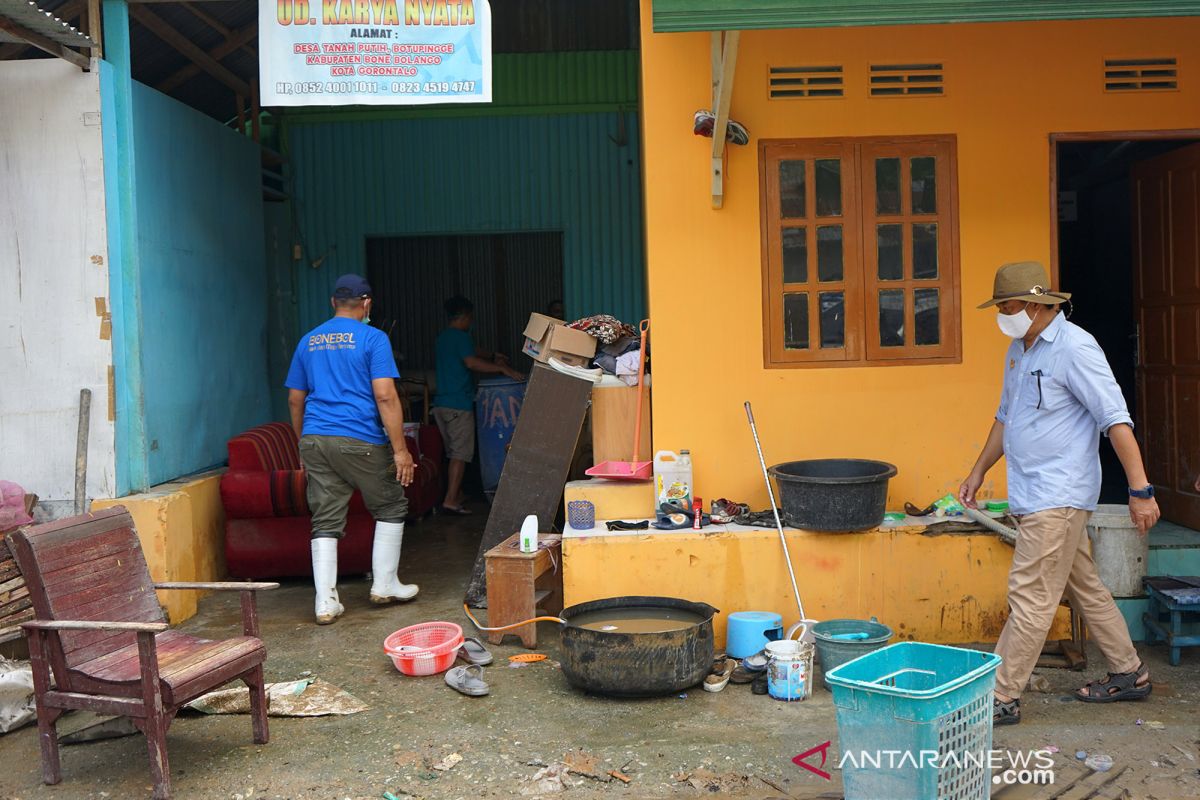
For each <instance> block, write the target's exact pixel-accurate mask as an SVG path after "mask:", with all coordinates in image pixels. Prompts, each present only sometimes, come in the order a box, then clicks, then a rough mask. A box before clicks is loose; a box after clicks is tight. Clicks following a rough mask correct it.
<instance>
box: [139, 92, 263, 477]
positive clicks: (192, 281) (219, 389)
mask: <svg viewBox="0 0 1200 800" xmlns="http://www.w3.org/2000/svg"><path fill="white" fill-rule="evenodd" d="M133 120H134V141H135V142H136V148H135V150H134V154H135V165H134V167H135V169H134V178H135V195H134V197H135V202H136V214H137V216H136V219H137V251H138V257H139V259H140V265H141V280H140V288H141V321H142V325H141V328H142V369H143V387H144V388H143V392H144V402H145V406H144V408H145V427H146V447H147V460H148V463H149V473H150V483H151V484H157V483H162V482H163V481H168V480H172V479H174V478H177V477H179V476H181V475H186V474H188V473H191V472H196V471H197V470H201V469H204V468H206V467H210V466H213V465H215V464H219V463H221V462H223V461H224V460H225V458H226V451H225V442H226V440H227V439H228V438H229V437H230V436H232V435H234V434H236V433H239V432H240V431H242V430H245V429H246V428H249V427H251V426H253V425H256V424H259V423H261V422H265V421H267V420H268V419H269V418H270V398H269V388H268V387H269V383H268V376H267V316H268V295H267V271H266V264H265V257H266V249H265V244H264V241H263V204H262V189H261V167H260V164H259V154H258V147H257V145H255V144H254V142H252V141H250V140H249V139H247V138H246V137H244V136H239V135H238V134H237V133H235V132H233V131H232V130H230V129H229V128H226V127H224V126H223V125H221V124H220V123H218V122H216V121H214V120H212V119H211V118H209V117H207V116H205V115H204V114H201V113H200V112H198V111H195V110H194V109H191V108H189V107H187V106H185V105H183V104H181V103H179V102H177V101H175V100H172V99H171V98H169V97H167V96H166V95H163V94H160V93H159V92H156V91H154V90H153V89H151V88H149V87H147V86H143V85H142V84H139V83H134V84H133Z"/></svg>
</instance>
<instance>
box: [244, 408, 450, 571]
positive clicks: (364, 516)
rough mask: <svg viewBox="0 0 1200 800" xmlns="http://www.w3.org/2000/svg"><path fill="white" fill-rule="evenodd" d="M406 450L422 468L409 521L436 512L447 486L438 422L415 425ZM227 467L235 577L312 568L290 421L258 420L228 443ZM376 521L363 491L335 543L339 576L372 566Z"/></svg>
mask: <svg viewBox="0 0 1200 800" xmlns="http://www.w3.org/2000/svg"><path fill="white" fill-rule="evenodd" d="M409 432H410V433H413V432H415V435H408V436H406V437H405V443H406V444H407V445H408V451H409V452H410V453H412V456H413V459H414V460H416V462H417V464H418V465H419V468H418V469H417V470H416V471H415V474H414V478H413V483H412V485H411V486H409V487H408V488H407V489H406V490H405V494H407V496H408V514H409V519H410V520H412V519H418V518H420V517H423V516H425V515H426V514H427V513H429V512H430V511H432V510H433V507H434V506H435V505H437V503H438V501H439V500H441V492H442V437H441V434H439V433H438V430H437V427H436V426H434V425H421V426H419V427H417V426H415V425H414V426H410V427H409ZM227 447H228V449H229V470H228V471H227V472H226V473H225V474H224V475H223V476H222V477H221V502H222V503H223V504H224V506H225V561H226V563H227V564H228V567H229V574H230V575H233V576H235V577H238V578H256V579H257V578H279V577H286V576H300V575H311V574H312V561H311V551H310V549H309V544H308V542H309V538H310V534H311V528H310V524H309V520H310V519H311V518H312V514H311V513H310V512H309V510H308V502H307V500H306V499H305V492H306V489H307V485H308V482H307V480H306V478H305V474H304V471H303V470H301V469H300V451H299V448H298V447H297V444H296V434H295V432H294V431H293V430H292V426H291V425H288V424H286V423H283V422H271V423H268V424H266V425H260V426H258V427H257V428H251V429H250V430H248V431H246V432H245V433H242V434H240V435H238V436H235V437H233V438H232V439H230V440H229V442H228V443H227ZM374 529H375V521H374V520H373V519H372V518H371V515H370V514H369V513H368V512H367V508H366V506H365V505H363V501H362V497H361V495H359V493H358V492H355V493H354V496H353V497H352V498H351V499H350V511H349V514H348V516H347V518H346V536H345V538H343V539H342V541H341V543H340V544H339V546H338V572H339V573H340V574H343V575H346V574H354V573H365V572H370V571H371V540H372V536H373V532H374Z"/></svg>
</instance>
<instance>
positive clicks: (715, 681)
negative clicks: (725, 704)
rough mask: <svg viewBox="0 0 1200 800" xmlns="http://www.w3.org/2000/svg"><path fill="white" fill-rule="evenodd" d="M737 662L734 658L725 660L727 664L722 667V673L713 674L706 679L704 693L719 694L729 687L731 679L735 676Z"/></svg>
mask: <svg viewBox="0 0 1200 800" xmlns="http://www.w3.org/2000/svg"><path fill="white" fill-rule="evenodd" d="M736 665H737V662H736V661H734V660H733V659H732V658H727V659H725V663H724V664H723V665H721V670H720V672H715V671H714V672H713V673H712V674H710V675H707V676H705V678H704V691H706V692H719V691H721V690H722V689H724V688H725V687H726V686H728V685H729V678H730V676H731V675H733V670H734V667H735V666H736Z"/></svg>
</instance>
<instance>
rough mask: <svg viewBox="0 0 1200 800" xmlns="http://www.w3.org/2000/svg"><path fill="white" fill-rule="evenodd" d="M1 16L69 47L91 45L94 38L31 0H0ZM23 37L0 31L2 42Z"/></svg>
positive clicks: (14, 40)
mask: <svg viewBox="0 0 1200 800" xmlns="http://www.w3.org/2000/svg"><path fill="white" fill-rule="evenodd" d="M0 18H4V19H7V20H10V21H12V22H13V23H14V24H16V25H19V26H21V27H22V28H24V29H26V30H28V31H32V32H33V33H36V34H39V35H41V36H45V37H46V38H47V39H49V40H50V41H52V42H56V43H57V44H63V45H66V46H67V47H89V48H90V47H91V46H92V40H91V39H89V38H88V37H87V35H86V34H84V33H83V31H80V30H78V29H76V28H75V27H74V26H72V25H69V24H68V23H66V22H64V21H63V20H61V19H59V18H58V17H56V16H54V14H52V13H51V12H49V11H43V10H42V9H40V8H38V6H37V4H36V3H32V2H29V0H0ZM19 41H22V40H21V39H19V38H17V37H15V36H12V35H10V34H7V33H5V32H4V31H0V42H19Z"/></svg>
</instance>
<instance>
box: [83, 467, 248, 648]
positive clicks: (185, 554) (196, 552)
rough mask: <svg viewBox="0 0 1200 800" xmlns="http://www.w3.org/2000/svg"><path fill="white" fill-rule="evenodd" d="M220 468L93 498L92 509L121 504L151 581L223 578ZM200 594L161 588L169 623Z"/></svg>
mask: <svg viewBox="0 0 1200 800" xmlns="http://www.w3.org/2000/svg"><path fill="white" fill-rule="evenodd" d="M220 482H221V472H220V471H217V472H208V473H204V474H203V475H198V476H194V477H192V478H189V479H187V480H182V481H175V482H172V483H164V484H160V485H159V486H155V487H153V488H152V489H151V490H150V491H148V492H143V493H141V494H134V495H129V496H127V497H119V498H116V499H111V500H99V499H98V500H95V501H93V502H92V508H93V510H97V511H99V510H100V509H103V508H111V507H112V506H125V508H127V509H129V513H130V515H131V516H132V517H133V524H134V526H135V527H136V528H137V533H138V538H139V539H140V540H141V542H142V551H143V552H144V553H145V555H146V563H147V565H148V566H149V567H150V577H151V578H153V579H154V580H155V581H159V582H163V581H215V580H221V579H222V578H224V577H225V510H224V507H223V506H222V505H221V495H220ZM202 594H204V593H202V592H194V591H170V592H159V593H158V600H159V602H160V603H161V604H162V605H163V606H164V607H165V608H166V609H167V616H168V619H169V620H170V621H171V624H173V625H174V624H178V623H180V622H183V621H184V620H185V619H187V618H189V617H191V616H192V615H194V614H195V613H196V607H197V602H198V601H199V599H200V597H201V596H202Z"/></svg>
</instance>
